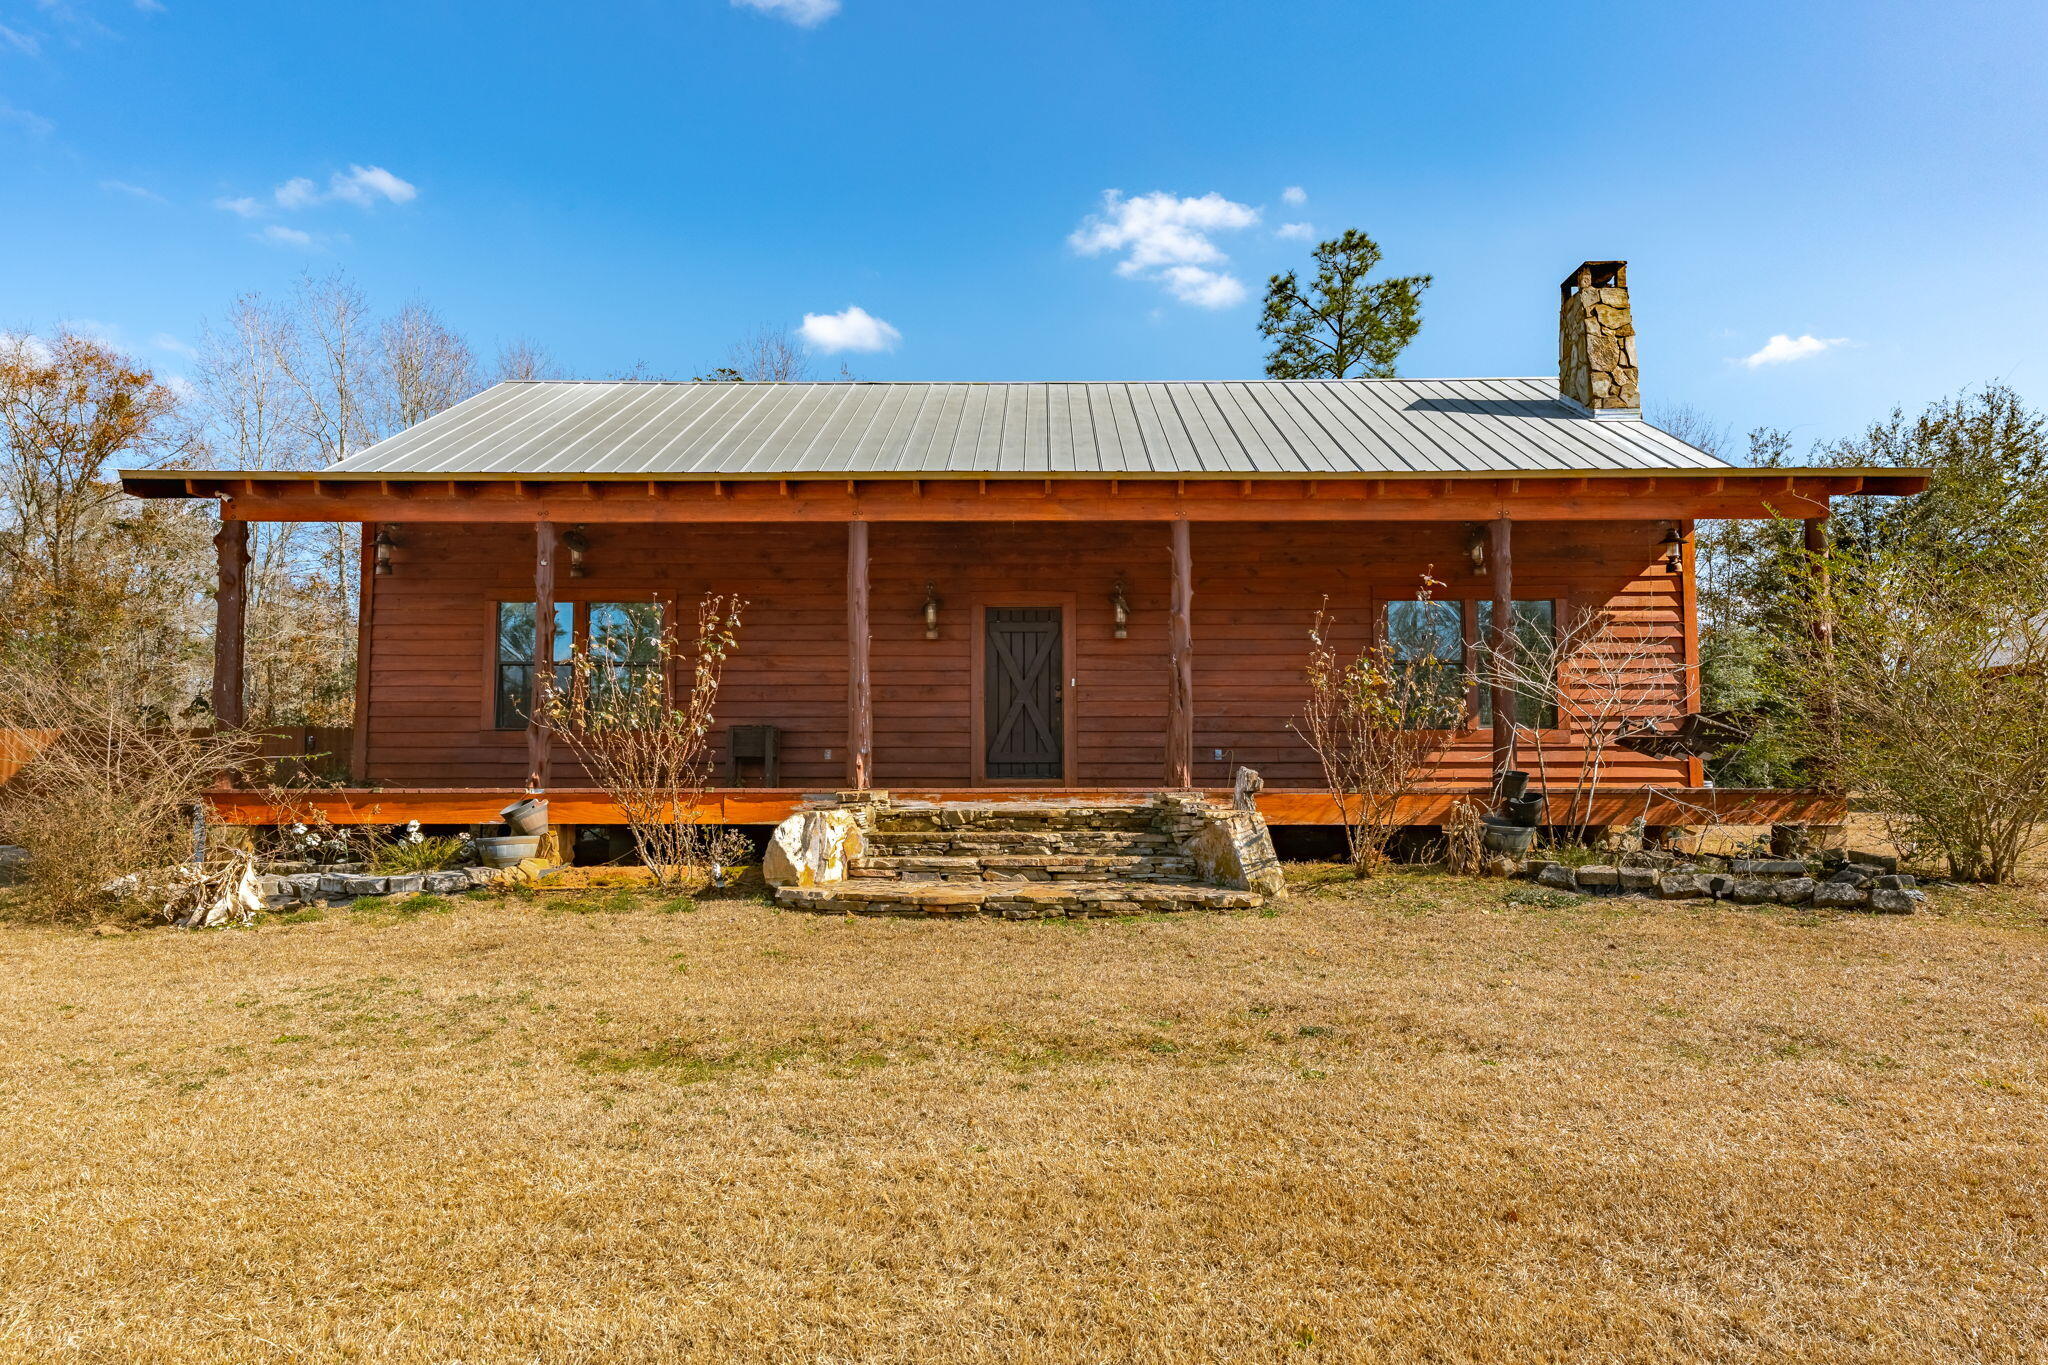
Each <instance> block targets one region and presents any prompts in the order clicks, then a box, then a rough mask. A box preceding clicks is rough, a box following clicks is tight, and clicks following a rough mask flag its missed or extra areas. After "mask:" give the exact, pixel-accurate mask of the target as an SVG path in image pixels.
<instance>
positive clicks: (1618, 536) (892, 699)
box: [366, 522, 1688, 789]
mask: <svg viewBox="0 0 2048 1365" xmlns="http://www.w3.org/2000/svg"><path fill="white" fill-rule="evenodd" d="M565 529H566V527H565ZM1467 532H1468V527H1467V526H1466V525H1464V524H1446V525H1429V524H1414V523H1374V524H1337V523H1298V522H1297V523H1248V524H1247V523H1239V524H1227V525H1226V524H1200V523H1197V524H1196V525H1195V527H1194V534H1193V550H1194V555H1193V558H1194V570H1195V599H1194V603H1195V610H1194V659H1195V667H1194V675H1195V688H1194V700H1195V746H1196V747H1195V759H1196V765H1195V781H1196V782H1197V783H1199V784H1207V785H1225V784H1227V782H1228V779H1229V774H1230V769H1231V767H1232V766H1233V764H1236V763H1244V764H1249V765H1250V766H1252V767H1255V768H1258V769H1259V770H1260V771H1261V772H1262V773H1263V774H1264V775H1265V777H1266V780H1267V782H1268V783H1269V784H1271V785H1273V786H1275V787H1314V786H1316V785H1318V777H1317V773H1316V768H1315V764H1314V760H1313V756H1312V755H1310V754H1309V752H1308V751H1307V749H1306V747H1305V746H1304V745H1303V744H1302V743H1301V741H1300V739H1299V738H1298V737H1297V736H1296V735H1295V734H1294V733H1293V731H1292V730H1291V729H1290V723H1291V722H1292V721H1293V719H1294V717H1295V716H1296V715H1297V714H1298V713H1299V710H1300V705H1301V692H1302V682H1301V670H1302V665H1303V663H1304V661H1305V658H1306V651H1307V645H1308V628H1309V623H1310V621H1311V619H1312V618H1313V617H1314V615H1315V611H1316V607H1317V604H1318V603H1319V602H1320V601H1321V599H1322V598H1323V597H1324V595H1325V594H1327V595H1328V598H1329V605H1330V610H1331V612H1332V614H1333V617H1334V619H1335V621H1336V625H1337V633H1338V638H1339V639H1340V640H1341V641H1342V642H1344V643H1346V644H1347V645H1349V646H1351V647H1354V648H1355V647H1357V646H1358V645H1360V644H1362V643H1363V642H1364V641H1365V640H1366V639H1367V638H1369V632H1370V630H1371V629H1372V623H1373V621H1374V620H1375V619H1376V617H1377V614H1378V612H1379V610H1380V607H1381V605H1382V604H1383V603H1384V602H1386V601H1388V600H1392V599H1394V598H1398V597H1405V596H1410V595H1412V594H1413V592H1414V590H1415V585H1416V584H1417V582H1418V581H1419V579H1420V577H1421V575H1422V574H1423V573H1424V572H1425V571H1426V570H1427V571H1430V572H1433V573H1434V575H1435V577H1437V578H1438V579H1440V580H1442V582H1443V586H1442V587H1440V588H1439V589H1438V590H1437V593H1438V595H1439V596H1441V597H1445V598H1459V599H1465V598H1471V599H1480V598H1484V597H1485V596H1486V595H1487V590H1486V583H1487V580H1486V579H1485V578H1484V577H1483V576H1481V575H1476V574H1474V573H1473V571H1472V567H1471V563H1470V560H1469V559H1468V558H1467V557H1466V551H1465V538H1466V535H1467ZM1663 532H1664V526H1663V524H1662V523H1653V522H1614V523H1579V522H1552V523H1522V524H1518V525H1517V526H1516V528H1515V581H1516V596H1517V597H1519V598H1523V599H1533V598H1555V599H1563V600H1565V601H1566V602H1568V603H1579V604H1584V605H1589V606H1600V605H1611V606H1613V607H1614V608H1616V609H1617V610H1622V611H1625V612H1627V613H1628V615H1629V620H1630V626H1631V628H1632V629H1635V630H1639V631H1641V632H1643V633H1644V634H1645V635H1646V636H1647V637H1648V638H1649V639H1651V641H1652V642H1653V643H1654V644H1655V645H1656V647H1657V648H1658V649H1659V650H1661V651H1663V652H1664V653H1665V654H1666V655H1667V656H1668V657H1669V658H1670V659H1672V660H1673V661H1675V662H1680V663H1682V662H1683V659H1684V651H1685V637H1684V633H1683V629H1682V622H1683V612H1684V604H1683V600H1682V597H1681V594H1680V586H1681V580H1680V579H1678V578H1677V577H1674V576H1672V575H1670V574H1668V573H1666V572H1665V570H1664V568H1663V564H1662V549H1661V547H1660V546H1659V544H1658V542H1659V540H1660V539H1661V537H1662V535H1663ZM587 534H588V536H589V538H590V542H591V548H590V551H589V554H588V558H587V563H588V576H587V577H584V578H578V579H572V578H569V577H568V575H567V569H566V563H565V564H564V565H563V568H562V571H561V572H560V574H559V575H558V583H557V591H558V595H559V596H561V597H562V598H563V600H594V601H639V600H646V599H648V598H649V597H652V596H655V595H657V594H658V595H661V596H663V597H665V598H667V599H669V600H671V601H673V602H674V603H675V604H676V608H675V609H676V610H677V611H678V612H679V613H680V615H681V616H682V617H683V618H684V619H683V621H682V625H683V627H684V629H685V631H686V632H687V629H688V627H689V626H690V624H691V623H693V622H694V620H695V611H696V603H697V601H698V600H699V599H700V598H701V596H702V595H703V594H704V593H706V592H712V591H719V592H737V593H739V594H740V595H741V596H743V597H744V598H746V600H747V608H746V614H745V624H744V625H743V627H742V629H741V633H740V646H739V650H738V652H737V653H736V654H735V655H734V656H733V658H732V660H731V661H730V663H729V665H728V668H727V672H726V683H725V691H724V696H723V701H722V704H721V706H720V708H719V720H720V730H719V738H720V743H721V750H720V764H721V767H720V772H721V775H722V773H723V771H724V768H723V748H722V745H723V737H724V726H725V725H728V724H765V725H774V726H777V727H779V728H780V729H781V731H782V750H781V759H782V777H781V781H782V784H783V785H784V786H785V787H792V788H806V787H808V788H820V789H830V788H836V787H838V786H840V785H842V784H843V783H844V782H845V780H846V747H845V746H846V698H847V676H846V655H847V641H846V540H845V536H846V531H845V528H844V527H843V526H840V525H821V526H797V525H736V526H682V525H662V526H633V525H594V526H591V527H589V528H588V531H587ZM870 534H871V541H872V545H871V573H870V581H871V584H872V589H871V592H872V603H871V620H872V633H873V664H872V669H873V691H874V781H875V783H876V785H877V786H881V787H897V788H915V787H964V786H967V785H969V783H970V781H971V772H972V768H973V762H972V753H971V746H972V742H973V741H972V718H971V706H972V684H971V679H970V676H969V674H970V670H971V668H972V658H973V651H972V637H971V632H972V631H973V630H974V629H976V628H977V623H976V622H975V621H974V619H973V613H974V611H975V609H976V608H977V607H978V606H979V605H981V604H984V603H987V602H991V601H995V602H1001V603H1004V604H1009V605H1020V604H1028V603H1029V602H1030V601H1031V600H1032V599H1033V597H1034V596H1037V597H1042V598H1043V599H1044V600H1045V601H1046V602H1048V603H1052V602H1055V601H1059V602H1062V603H1063V604H1065V603H1066V602H1067V599H1069V598H1070V599H1071V602H1070V605H1065V609H1066V610H1069V611H1071V612H1072V614H1073V653H1072V657H1070V658H1069V659H1068V660H1067V661H1066V663H1067V673H1068V676H1069V677H1070V679H1072V680H1073V681H1074V684H1075V690H1074V720H1075V732H1076V733H1075V735H1074V748H1075V765H1076V772H1075V775H1074V780H1075V782H1076V783H1077V784H1078V785H1080V786H1083V787H1126V786H1128V787H1145V786H1152V785H1156V784H1157V783H1159V782H1160V780H1161V775H1162V770H1163V763H1164V734H1163V720H1164V716H1165V712H1166V697H1167V619H1166V618H1167V606H1168V598H1169V593H1170V586H1171V585H1170V581H1169V568H1170V566H1169V561H1168V527H1167V526H1166V525H1165V524H1163V523H1159V522H1142V523H1141V522H1131V523H1102V522H1093V523H1086V522H1084V523H1014V522H1012V523H949V524H937V523H908V522H892V523H878V524H876V525H874V526H873V527H872V528H871V532H870ZM399 539H400V546H399V548H398V549H397V550H396V551H395V552H394V556H393V557H394V561H395V563H394V572H393V573H392V574H391V575H389V576H387V577H385V578H383V579H382V580H380V581H379V582H378V584H377V591H376V593H375V594H374V597H373V605H372V609H371V610H372V619H371V641H370V647H371V659H370V667H369V682H370V704H369V708H368V716H369V727H370V735H369V740H368V746H367V751H366V753H367V763H368V776H369V778H370V779H372V780H374V781H377V782H380V783H385V784H388V785H391V786H422V787H456V786H505V787H516V786H517V785H519V784H520V783H521V782H523V781H524V776H525V748H524V745H525V739H524V732H523V731H495V730H491V729H488V728H485V724H484V715H485V693H486V690H487V674H486V667H487V664H488V654H487V649H488V645H489V617H488V611H487V606H486V604H487V603H489V602H491V601H494V600H501V599H502V600H516V601H526V600H531V597H532V592H533V586H532V585H533V537H532V532H531V530H530V529H529V528H527V527H521V526H497V525H465V526H450V525H418V524H415V525H408V526H405V527H403V528H401V531H400V535H399ZM1119 575H1121V576H1122V578H1123V580H1124V591H1125V596H1126V598H1127V600H1128V601H1129V603H1130V625H1129V633H1128V638H1126V639H1123V640H1118V639H1116V638H1114V619H1113V608H1112V605H1111V590H1112V587H1113V585H1114V584H1115V582H1116V579H1117V578H1118V576H1119ZM927 581H929V582H930V583H931V584H932V585H933V587H934V588H935V589H936V591H937V593H938V596H939V599H940V610H939V638H938V639H936V640H927V639H926V638H925V636H924V619H923V607H924V600H925V584H926V583H927ZM1679 676H1682V670H1680V671H1679ZM1680 690H1681V689H1680V688H1678V687H1666V688H1664V689H1663V691H1662V693H1661V694H1660V699H1659V700H1657V701H1656V702H1654V703H1653V704H1652V705H1650V706H1648V707H1646V708H1645V709H1646V710H1648V711H1662V712H1664V713H1667V714H1668V713H1676V712H1677V711H1680V710H1683V709H1684V706H1683V701H1684V698H1683V697H1682V696H1681V695H1680ZM1219 749H1220V750H1222V751H1223V752H1224V754H1225V757H1224V758H1223V759H1221V760H1218V759H1217V758H1216V757H1215V753H1216V751H1217V750H1219ZM827 751H829V752H830V757H829V758H828V757H827V756H826V755H827ZM1547 757H1548V759H1549V761H1550V763H1551V765H1552V771H1553V780H1554V781H1558V782H1564V781H1568V780H1570V779H1571V778H1575V777H1576V775H1577V760H1576V758H1575V757H1574V756H1572V755H1571V754H1570V753H1569V751H1568V746H1561V747H1558V746H1547ZM1533 758H1534V756H1533V753H1525V754H1524V760H1525V762H1533ZM1487 763H1488V751H1487V742H1486V736H1485V735H1484V734H1483V733H1474V734H1472V735H1470V736H1468V737H1466V738H1465V739H1463V740H1462V741H1461V742H1459V743H1458V744H1456V745H1455V746H1454V747H1453V749H1452V751H1451V753H1450V754H1449V756H1448V758H1447V762H1446V765H1445V768H1444V770H1443V772H1442V773H1441V774H1440V775H1439V777H1438V780H1439V781H1443V782H1463V781H1471V782H1480V781H1484V780H1485V777H1486V772H1487ZM1687 777H1688V774H1687V765H1686V764H1685V763H1683V762H1677V761H1662V760H1650V759H1641V758H1637V757H1634V756H1628V755H1623V756H1617V761H1616V763H1615V765H1614V766H1613V767H1612V768H1611V769H1610V771H1609V772H1608V774H1607V775H1606V777H1605V779H1604V780H1606V781H1614V782H1620V783H1624V784H1626V783H1649V782H1654V783H1658V784H1667V785H1684V784H1685V783H1686V781H1687ZM555 780H556V782H557V784H558V785H561V786H564V787H567V786H574V785H577V784H579V783H582V782H584V781H585V780H586V778H585V775H584V774H583V773H582V772H581V770H580V769H579V767H578V765H577V764H576V763H575V761H574V758H573V755H571V754H570V753H568V752H566V747H565V746H561V745H559V742H558V748H557V757H556V775H555ZM721 780H722V779H721Z"/></svg>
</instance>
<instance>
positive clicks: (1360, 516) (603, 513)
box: [192, 474, 1919, 523]
mask: <svg viewBox="0 0 2048 1365" xmlns="http://www.w3.org/2000/svg"><path fill="white" fill-rule="evenodd" d="M192 482H193V483H194V485H195V486H196V487H197V488H198V489H199V490H200V493H201V494H202V495H204V496H220V497H221V498H222V515H223V516H224V517H226V518H227V519H229V520H235V521H400V522H404V521H465V522H513V523H532V522H535V521H538V520H541V519H543V518H546V519H549V520H554V521H558V522H562V523H574V522H594V523H602V522H792V521H812V522H821V521H823V522H829V521H853V520H861V521H870V522H873V521H1075V522H1079V521H1176V520H1182V519H1186V520H1193V521H1423V522H1429V521H1491V520H1493V519H1494V518H1495V517H1498V516H1501V515H1503V514H1506V515H1510V516H1513V517H1514V518H1515V519H1516V520H1518V521H1605V520H1629V521H1655V520H1687V519H1707V518H1716V519H1718V518H1753V519H1768V518H1772V517H1784V518H1788V519H1791V520H1803V519H1805V518H1806V517H1810V516H1813V515H1816V514H1817V513H1818V512H1820V511H1821V510H1822V509H1824V508H1825V507H1826V505H1827V502H1828V499H1829V498H1831V497H1836V496H1843V495H1847V494H1849V493H1852V492H1869V493H1880V494H1894V493H1901V492H1913V491H1916V490H1917V487H1918V484H1919V480H1918V479H1917V477H1911V476H1863V475H1851V476H1845V477H1830V476H1819V475H1815V476H1806V477H1801V478H1797V479H1791V480H1785V479H1774V480H1771V481H1769V482H1768V483H1767V482H1765V481H1763V480H1758V479H1752V478H1732V477H1728V476H1726V475H1719V474H1715V475H1701V476H1698V477H1684V478H1648V477H1639V478H1632V479H1586V480H1584V481H1583V486H1575V485H1577V484H1578V483H1579V481H1578V480H1551V479H1529V478H1522V479H1501V480H1491V479H1485V480H1463V479H1452V480H1418V479H1370V480H1358V481H1344V482H1331V481H1329V480H1314V481H1310V480H1257V481H1254V482H1253V484H1252V490H1253V491H1252V493H1251V494H1250V495H1249V496H1247V495H1246V493H1245V492H1244V491H1243V489H1242V487H1241V486H1240V483H1239V481H1236V480H1232V481H1229V482H1225V483H1211V482H1206V481H1190V480H1180V481H1159V480H1143V481H1133V480H1116V481H1112V480H1109V479H1099V480H1092V479H1091V480H1079V479H1077V480H1054V481H1053V482H1052V483H1051V485H1050V487H1048V486H1047V484H1046V483H1045V481H1043V480H1035V479H1034V480H1029V481H1022V480H936V479H935V480H928V481H912V480H880V479H877V480H861V481H860V482H859V483H858V485H857V487H856V485H855V484H854V483H853V482H852V481H847V482H844V483H841V482H836V481H835V482H830V483H823V482H817V481H809V480H804V481H779V480H777V481H767V482H755V481H720V483H718V484H715V485H714V484H712V483H709V482H656V483H654V484H652V485H649V484H648V483H646V482H643V481H634V482H631V483H625V482H612V483H607V484H605V490H606V491H605V494H604V496H602V497H597V496H592V493H593V487H592V481H583V480H579V481H571V482H548V481H540V480H514V481H470V482H463V483H457V484H454V485H451V484H450V483H449V482H448V481H446V480H440V481H436V482H433V483H420V484H414V485H411V486H410V489H411V492H410V495H409V496H402V497H401V496H397V495H396V494H395V493H393V492H384V491H381V490H380V489H379V487H378V486H377V484H375V483H368V482H361V481H341V480H320V481H317V482H274V483H269V484H268V485H267V486H265V487H264V488H263V490H262V491H261V492H258V491H257V488H256V486H255V484H254V483H252V482H251V481H249V480H245V479H213V480H193V481H192ZM1311 486H1313V490H1314V491H1313V492H1312V493H1311V491H1310V488H1311ZM656 490H659V491H656Z"/></svg>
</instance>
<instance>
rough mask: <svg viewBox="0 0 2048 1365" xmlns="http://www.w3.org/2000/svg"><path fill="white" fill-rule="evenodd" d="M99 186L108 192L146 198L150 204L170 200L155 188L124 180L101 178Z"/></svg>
mask: <svg viewBox="0 0 2048 1365" xmlns="http://www.w3.org/2000/svg"><path fill="white" fill-rule="evenodd" d="M100 188H101V189H103V190H105V191H106V192H107V193H109V194H126V195H131V196H133V197H134V198H137V199H147V200H148V201H149V202H150V203H152V204H164V203H169V202H170V201H169V200H167V199H165V198H164V197H163V196H162V195H160V194H158V193H157V192H156V191H155V190H152V189H147V188H145V187H143V186H141V185H131V184H129V183H128V182H127V181H125V180H102V181H100Z"/></svg>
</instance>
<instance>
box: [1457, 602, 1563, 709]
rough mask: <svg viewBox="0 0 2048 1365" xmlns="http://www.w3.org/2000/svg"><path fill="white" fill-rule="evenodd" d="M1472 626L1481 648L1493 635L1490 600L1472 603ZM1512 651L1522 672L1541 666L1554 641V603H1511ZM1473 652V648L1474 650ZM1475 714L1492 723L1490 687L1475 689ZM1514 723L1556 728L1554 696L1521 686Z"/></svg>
mask: <svg viewBox="0 0 2048 1365" xmlns="http://www.w3.org/2000/svg"><path fill="white" fill-rule="evenodd" d="M1473 605H1474V607H1475V611H1474V612H1473V615H1474V617H1475V620H1474V622H1473V625H1474V627H1475V629H1474V634H1473V639H1474V641H1475V644H1476V645H1478V646H1479V647H1481V648H1483V647H1485V646H1486V645H1488V644H1490V643H1491V641H1492V639H1493V603H1491V602H1476V603H1474V604H1473ZM1514 626H1515V652H1516V655H1517V656H1518V659H1519V664H1520V668H1521V670H1522V671H1523V672H1528V671H1530V670H1532V669H1536V668H1541V667H1543V666H1544V664H1545V663H1546V661H1548V660H1549V658H1550V655H1551V652H1552V650H1553V648H1554V647H1555V645H1556V642H1557V603H1555V602H1549V601H1544V602H1517V603H1515V604H1514ZM1475 654H1476V651H1475ZM1478 690H1479V706H1478V712H1477V714H1478V716H1479V723H1480V724H1481V725H1491V724H1493V690H1492V689H1491V688H1489V687H1484V686H1482V687H1480V688H1479V689H1478ZM1515 723H1516V724H1518V725H1526V726H1528V727H1530V728H1531V729H1536V730H1554V729H1556V728H1557V703H1556V701H1555V699H1554V698H1552V697H1548V696H1542V695H1538V694H1534V693H1532V692H1530V691H1529V690H1527V689H1521V690H1519V691H1518V692H1517V693H1516V696H1515Z"/></svg>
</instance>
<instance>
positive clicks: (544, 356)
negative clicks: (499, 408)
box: [492, 337, 568, 384]
mask: <svg viewBox="0 0 2048 1365" xmlns="http://www.w3.org/2000/svg"><path fill="white" fill-rule="evenodd" d="M492 373H493V376H494V378H495V379H496V380H497V382H498V383H500V384H509V383H515V382H523V381H529V380H535V379H566V378H568V372H567V371H565V370H564V369H563V368H562V366H561V364H560V363H559V362H558V361H556V359H555V358H554V357H553V356H551V355H549V354H548V353H547V350H546V349H545V348H544V347H542V346H541V344H540V343H539V342H537V341H534V340H533V339H532V338H530V337H513V338H512V339H511V340H510V341H507V342H505V343H504V344H503V345H502V346H500V347H498V363H497V366H496V368H495V369H494V370H493V372H492Z"/></svg>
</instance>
